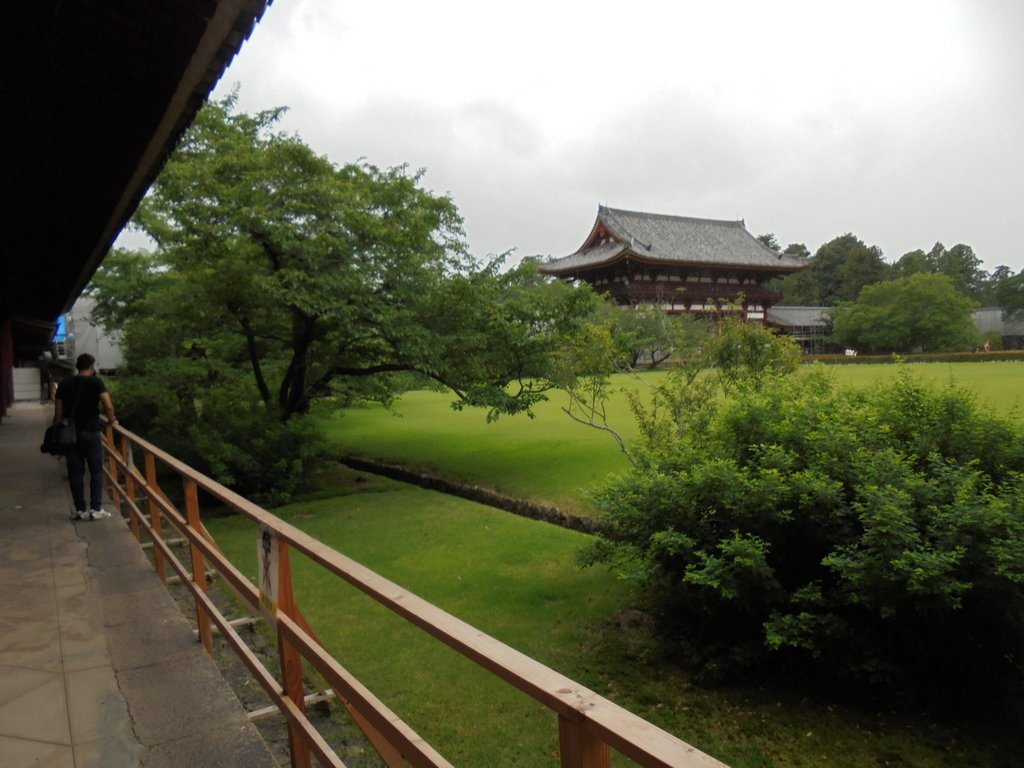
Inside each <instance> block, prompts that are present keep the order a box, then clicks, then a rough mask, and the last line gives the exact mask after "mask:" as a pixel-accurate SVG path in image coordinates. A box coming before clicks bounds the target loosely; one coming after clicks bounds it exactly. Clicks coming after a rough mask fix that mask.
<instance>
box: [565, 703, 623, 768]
mask: <svg viewBox="0 0 1024 768" xmlns="http://www.w3.org/2000/svg"><path fill="white" fill-rule="evenodd" d="M558 741H559V750H560V751H559V754H560V755H561V759H562V768H611V764H612V756H611V750H610V749H609V748H608V745H607V744H605V743H604V742H602V741H600V740H598V739H596V738H594V737H593V736H591V735H590V734H589V733H587V732H586V731H585V730H584V729H583V723H582V722H577V721H575V720H570V719H569V718H567V717H565V716H563V715H559V717H558Z"/></svg>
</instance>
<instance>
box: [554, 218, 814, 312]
mask: <svg viewBox="0 0 1024 768" xmlns="http://www.w3.org/2000/svg"><path fill="white" fill-rule="evenodd" d="M808 266H810V260H808V259H805V258H801V257H799V256H790V255H788V254H784V253H779V252H778V251H775V250H772V249H771V248H768V247H767V246H765V245H763V244H762V243H761V242H760V241H759V240H758V239H757V238H756V237H754V236H753V235H751V234H750V233H749V232H748V231H747V229H746V226H745V225H744V223H743V222H742V221H717V220H714V219H694V218H689V217H686V216H665V215H661V214H655V213H640V212H636V211H623V210H619V209H616V208H606V207H605V206H600V207H598V209H597V221H595V222H594V226H593V228H592V229H591V230H590V234H589V235H588V236H587V239H586V241H584V243H583V245H582V246H581V247H580V248H579V250H577V251H576V252H575V253H573V254H570V255H569V256H564V257H562V258H559V259H552V260H551V261H549V262H547V263H546V264H543V265H541V267H540V271H541V272H542V273H543V274H546V275H551V276H553V277H558V278H561V279H563V280H573V281H575V280H582V281H584V282H587V283H590V284H591V285H592V286H593V287H594V290H596V291H597V292H598V293H601V294H609V295H610V296H611V298H612V299H613V300H614V301H616V302H617V303H619V304H641V303H644V304H657V305H660V306H662V307H663V308H664V309H665V311H666V312H669V313H675V314H681V313H694V314H705V313H712V312H719V311H721V310H722V308H723V307H726V306H727V305H734V306H738V307H741V308H742V312H743V315H744V318H745V319H748V320H759V321H761V322H765V319H766V317H767V312H768V310H769V309H770V308H771V307H772V306H773V305H774V304H777V303H778V302H779V301H781V300H782V293H781V292H780V291H778V290H777V289H775V288H773V287H770V286H769V283H770V282H771V281H772V280H774V279H776V278H780V277H785V276H786V275H788V274H790V273H792V272H798V271H799V270H801V269H805V268H806V267H808Z"/></svg>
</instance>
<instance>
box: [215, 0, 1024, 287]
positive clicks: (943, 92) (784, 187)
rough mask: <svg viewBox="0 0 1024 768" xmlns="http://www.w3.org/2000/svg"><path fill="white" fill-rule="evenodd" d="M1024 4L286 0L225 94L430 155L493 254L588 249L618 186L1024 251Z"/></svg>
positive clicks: (359, 139) (630, 199)
mask: <svg viewBox="0 0 1024 768" xmlns="http://www.w3.org/2000/svg"><path fill="white" fill-rule="evenodd" d="M1022 8H1024V4H1018V3H1015V2H1011V0H973V1H971V2H969V1H968V0H901V1H900V2H891V0H862V1H861V2H859V3H856V4H836V3H821V2H810V1H809V0H807V1H805V0H780V2H775V3H759V2H749V1H744V0H725V1H724V2H717V3H707V2H696V0H693V1H689V2H678V3H667V4H666V3H662V2H660V0H635V2H634V3H632V4H629V5H628V6H623V5H622V4H621V3H611V2H605V1H604V0H594V1H592V2H587V3H582V2H558V3H552V2H546V3H541V2H537V1H536V0H524V2H520V3H517V4H514V5H508V4H505V5H494V4H484V3H471V2H459V1H455V0H439V1H438V2H435V3H415V2H411V1H409V0H403V1H401V2H380V3H374V4H369V3H364V4H355V5H353V4H340V3H334V2H331V1H330V0H277V2H276V3H275V4H274V5H273V6H271V7H270V8H269V9H268V11H267V14H266V17H265V20H264V21H263V22H262V23H261V24H260V25H259V27H258V28H257V29H256V31H255V32H254V33H253V36H252V39H251V40H250V41H249V42H248V43H247V44H246V46H245V47H244V48H243V50H242V53H241V54H240V56H239V57H238V59H237V61H236V62H235V64H234V65H233V66H232V68H231V70H230V71H229V73H228V74H227V75H226V76H225V78H224V83H223V84H222V86H221V92H223V90H224V89H226V88H228V87H230V84H231V83H233V82H236V81H237V82H240V83H241V84H242V90H241V107H242V108H243V109H246V110H255V109H264V108H267V107H271V106H277V105H281V104H287V105H289V106H290V107H291V110H290V112H289V114H288V116H287V117H286V119H285V121H284V126H285V127H286V128H288V129H290V130H295V131H297V132H298V133H299V134H300V135H301V136H302V137H303V139H305V140H306V141H307V142H308V143H309V144H310V145H312V146H313V147H314V148H315V149H316V150H317V151H319V152H322V153H325V154H327V155H328V156H330V157H331V159H332V160H334V161H336V162H347V161H350V160H354V159H356V158H359V157H365V158H367V160H368V161H370V162H373V163H375V164H378V165H395V164H401V163H408V164H409V165H410V166H411V167H413V168H419V167H425V168H426V169H427V175H426V178H425V183H426V184H427V186H429V187H431V188H433V189H435V190H438V191H450V192H451V193H452V194H453V196H454V197H455V200H456V202H457V203H458V205H459V207H460V210H461V211H462V213H463V215H464V217H465V220H466V229H467V232H468V235H469V238H470V244H471V247H472V248H473V249H474V251H476V252H478V253H480V254H483V253H487V252H500V251H503V250H505V249H507V248H510V247H518V248H519V253H520V254H532V253H545V254H546V253H550V254H553V255H561V254H563V253H566V252H568V251H571V250H573V249H575V248H576V247H577V246H578V245H579V244H580V242H581V241H582V239H583V238H584V237H585V235H586V233H587V231H588V230H589V227H590V225H591V223H592V220H593V216H594V214H595V211H596V206H597V205H598V204H599V203H607V204H610V205H616V206H619V207H624V208H638V209H645V210H651V211H657V212H665V213H678V214H684V215H694V216H706V217H710V218H737V217H739V218H745V219H746V221H747V225H748V228H750V229H751V231H753V232H754V233H755V234H757V233H760V232H765V231H774V232H775V233H776V234H777V235H778V237H779V239H780V240H781V241H782V242H791V241H801V242H805V243H806V244H807V245H808V246H809V247H810V248H811V249H812V250H813V249H815V248H817V246H818V245H820V244H821V243H822V242H825V241H827V240H829V239H831V238H832V237H835V236H838V235H840V234H843V233H845V232H848V231H852V232H854V234H856V235H858V236H859V237H861V238H863V239H864V240H866V241H868V242H869V243H872V244H877V245H879V246H880V247H881V248H882V249H883V250H884V251H885V253H886V255H887V256H888V257H889V258H890V259H896V258H898V257H899V256H900V255H901V254H902V253H903V252H905V251H907V250H911V249H913V248H918V247H929V246H930V245H931V244H932V243H933V242H934V241H935V240H943V241H944V242H946V243H947V245H949V244H952V243H956V242H967V243H969V244H971V245H972V246H973V247H974V248H975V251H976V252H977V253H978V254H979V255H980V256H981V258H983V259H984V260H985V261H986V262H987V266H988V267H989V268H992V267H994V266H996V265H997V264H1000V263H1007V264H1010V265H1011V266H1013V267H1014V268H1015V269H1018V270H1019V269H1021V268H1022V267H1024V249H1022V248H1020V247H1019V246H1018V243H1017V237H1016V229H1017V224H1016V219H1017V218H1018V212H1019V208H1020V202H1021V200H1022V199H1024V196H1022V192H1024V183H1022V181H1021V179H1022V178H1024V173H1022V171H1024V168H1022V165H1024V150H1022V148H1021V143H1020V136H1021V135H1022V128H1024V101H1022V99H1021V98H1020V97H1019V94H1020V92H1021V72H1022V71H1024V55H1022V53H1021V47H1020V45H1019V40H1020V34H1021V33H1022V32H1024V11H1022V10H1021V9H1022Z"/></svg>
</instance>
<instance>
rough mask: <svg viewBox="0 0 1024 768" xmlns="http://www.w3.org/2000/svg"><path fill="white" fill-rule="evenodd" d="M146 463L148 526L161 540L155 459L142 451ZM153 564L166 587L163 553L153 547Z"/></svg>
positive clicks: (165, 567)
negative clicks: (155, 499)
mask: <svg viewBox="0 0 1024 768" xmlns="http://www.w3.org/2000/svg"><path fill="white" fill-rule="evenodd" d="M144 455H145V461H146V486H147V489H148V491H149V493H148V494H147V496H146V500H147V503H148V507H149V524H150V525H151V526H152V527H153V536H155V537H156V538H158V539H161V540H162V539H163V537H164V528H163V517H161V515H160V507H159V506H158V505H157V503H156V502H155V501H154V500H153V499H154V498H156V495H157V494H158V493H160V486H158V485H157V482H156V458H155V457H154V456H153V454H152V453H150V452H149V451H144ZM153 564H154V565H155V566H156V575H157V576H159V577H160V581H162V582H163V585H164V586H165V587H166V586H167V566H166V564H165V562H164V551H163V550H162V549H160V547H158V546H156V545H154V546H153Z"/></svg>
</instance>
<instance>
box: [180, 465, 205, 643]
mask: <svg viewBox="0 0 1024 768" xmlns="http://www.w3.org/2000/svg"><path fill="white" fill-rule="evenodd" d="M181 482H182V485H183V486H184V490H185V510H186V512H187V514H188V526H189V528H191V529H192V535H193V536H201V535H202V534H201V533H200V521H199V492H198V490H197V488H196V481H195V480H193V479H191V478H189V477H183V478H182V481H181ZM189 548H190V549H191V550H192V581H194V582H195V583H196V586H197V587H199V589H200V590H201V591H202V592H203V593H204V594H205V593H206V558H204V557H203V553H202V550H200V549H199V547H197V546H196V545H195V544H193V543H192V542H191V541H190V542H189ZM196 622H197V623H198V625H199V639H200V640H202V641H203V648H205V649H206V652H207V653H208V654H209V655H211V656H212V655H213V634H212V632H211V631H210V617H209V615H208V614H207V613H206V609H205V608H204V607H203V606H202V605H200V603H199V601H198V600H196Z"/></svg>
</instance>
